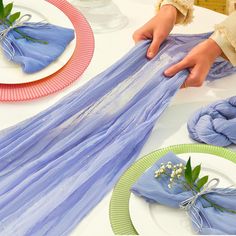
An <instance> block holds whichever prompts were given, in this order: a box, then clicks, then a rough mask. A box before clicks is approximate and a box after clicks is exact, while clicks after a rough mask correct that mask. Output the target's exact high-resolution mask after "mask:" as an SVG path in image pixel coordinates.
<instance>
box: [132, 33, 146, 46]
mask: <svg viewBox="0 0 236 236" xmlns="http://www.w3.org/2000/svg"><path fill="white" fill-rule="evenodd" d="M143 39H144V37H143V35H142V34H140V33H139V32H134V34H133V40H134V42H135V44H136V43H138V42H139V41H141V40H143Z"/></svg>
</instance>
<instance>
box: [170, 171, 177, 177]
mask: <svg viewBox="0 0 236 236" xmlns="http://www.w3.org/2000/svg"><path fill="white" fill-rule="evenodd" d="M175 176H176V172H175V170H173V171H172V172H171V175H170V177H171V178H174V177H175Z"/></svg>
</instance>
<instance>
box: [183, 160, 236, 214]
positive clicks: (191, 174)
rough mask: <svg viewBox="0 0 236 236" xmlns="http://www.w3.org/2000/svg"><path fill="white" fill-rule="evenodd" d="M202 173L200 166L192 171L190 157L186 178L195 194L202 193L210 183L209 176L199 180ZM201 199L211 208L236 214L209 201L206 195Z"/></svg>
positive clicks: (185, 173)
mask: <svg viewBox="0 0 236 236" xmlns="http://www.w3.org/2000/svg"><path fill="white" fill-rule="evenodd" d="M200 172H201V165H198V166H196V167H195V168H194V169H192V167H191V157H189V159H188V162H187V164H186V168H185V172H184V177H185V181H186V183H187V184H188V186H189V188H190V189H191V190H192V191H193V192H194V193H199V192H201V189H202V188H204V186H205V184H206V183H207V182H208V179H209V177H208V175H206V176H203V177H202V178H200V179H199V175H200ZM201 197H202V198H203V199H205V200H206V201H207V202H208V203H209V204H210V206H211V207H214V208H216V209H218V210H220V211H226V212H230V213H234V214H236V211H234V210H230V209H227V208H224V207H222V206H220V205H218V204H216V203H215V202H213V201H211V200H210V199H208V198H207V196H206V195H202V196H201Z"/></svg>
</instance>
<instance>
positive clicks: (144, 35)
mask: <svg viewBox="0 0 236 236" xmlns="http://www.w3.org/2000/svg"><path fill="white" fill-rule="evenodd" d="M146 39H152V34H151V33H150V32H148V31H147V32H143V30H140V29H139V30H137V31H135V32H134V33H133V40H134V42H135V44H136V43H138V42H139V41H141V40H146Z"/></svg>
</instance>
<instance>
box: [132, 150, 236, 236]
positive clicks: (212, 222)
mask: <svg viewBox="0 0 236 236" xmlns="http://www.w3.org/2000/svg"><path fill="white" fill-rule="evenodd" d="M169 161H171V162H172V163H173V164H178V163H183V164H184V165H185V162H184V161H183V160H182V159H180V158H178V157H177V156H176V155H175V154H174V153H171V152H170V153H168V154H166V155H165V156H163V157H162V158H161V159H159V160H158V161H157V162H156V163H155V164H154V165H153V166H152V167H151V168H149V169H148V170H147V171H146V172H145V173H144V174H143V175H142V176H141V177H140V178H139V179H138V181H137V182H136V183H135V184H134V185H133V186H132V188H131V191H132V192H133V193H134V194H135V195H137V196H140V197H142V198H144V199H145V200H146V201H147V202H150V203H158V204H162V205H166V206H169V207H173V208H180V205H181V203H183V202H185V201H186V200H187V199H190V198H191V197H193V194H192V192H191V191H186V190H183V188H182V187H181V186H180V185H173V187H172V188H171V189H170V188H169V187H168V183H169V178H168V177H167V176H166V177H165V176H162V177H161V178H155V171H156V170H157V169H159V168H160V166H161V163H167V162H169ZM222 168H223V167H222ZM205 196H207V198H208V199H210V200H211V201H212V202H214V203H216V204H218V205H220V206H222V207H224V208H227V209H231V210H234V211H235V210H236V190H235V189H233V190H232V189H231V191H228V192H227V191H224V189H220V188H218V189H214V190H213V191H212V192H210V193H208V194H206V195H205ZM188 215H189V216H190V218H191V220H192V225H193V227H194V229H195V230H196V231H197V232H198V233H199V234H211V235H212V234H231V235H232V234H233V235H234V234H236V214H234V213H231V212H226V211H220V210H218V209H216V208H214V207H212V206H211V205H210V204H209V203H208V202H207V201H206V200H204V199H203V198H202V197H201V196H200V197H198V198H197V200H196V201H195V203H194V205H193V206H192V207H190V208H189V209H188Z"/></svg>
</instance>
